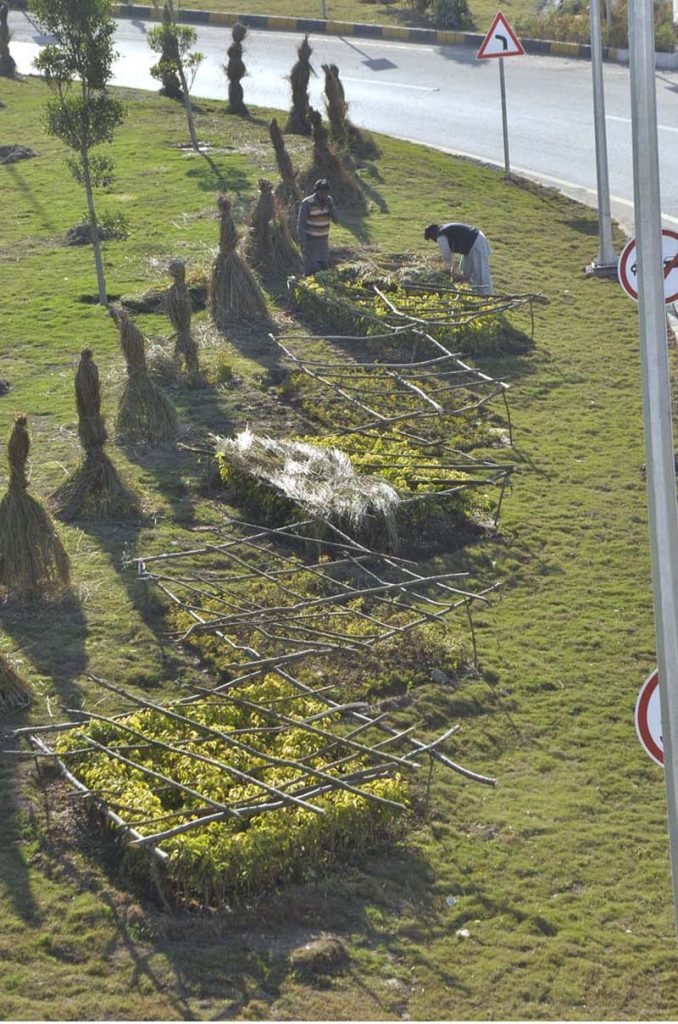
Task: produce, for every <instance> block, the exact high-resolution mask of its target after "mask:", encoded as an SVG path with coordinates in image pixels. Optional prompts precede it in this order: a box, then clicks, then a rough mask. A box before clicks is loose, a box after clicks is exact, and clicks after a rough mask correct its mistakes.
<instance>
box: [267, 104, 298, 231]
mask: <svg viewBox="0 0 678 1024" xmlns="http://www.w3.org/2000/svg"><path fill="white" fill-rule="evenodd" d="M269 133H270V136H271V142H272V143H273V149H274V150H275V159H276V163H277V164H278V171H279V173H280V179H281V180H280V181H279V182H278V184H277V185H276V187H275V192H274V195H275V199H276V203H277V204H278V209H279V211H280V215H281V216H284V218H285V220H286V221H287V225H288V227H289V229H290V234H291V235H292V238H293V239H294V240H295V241H298V239H297V207H298V206H299V203H300V202H301V200H302V195H301V189H300V188H299V180H298V178H299V175H298V172H297V171H295V169H294V167H293V166H292V160H291V159H290V155H289V153H288V152H287V149H286V148H285V140H284V139H283V136H282V132H281V131H280V126H279V124H278V122H277V121H276V119H275V118H273V120H272V121H271V124H270V126H269Z"/></svg>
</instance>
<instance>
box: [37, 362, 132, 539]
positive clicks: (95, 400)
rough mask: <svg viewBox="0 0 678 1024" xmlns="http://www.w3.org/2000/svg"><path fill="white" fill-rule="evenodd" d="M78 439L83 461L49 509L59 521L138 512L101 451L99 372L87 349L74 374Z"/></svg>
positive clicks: (104, 434) (105, 436)
mask: <svg viewBox="0 0 678 1024" xmlns="http://www.w3.org/2000/svg"><path fill="white" fill-rule="evenodd" d="M75 404H76V407H77V410H78V436H79V437H80V443H81V444H82V447H83V449H84V452H85V458H84V460H83V461H82V462H81V463H80V465H79V466H78V468H77V469H76V470H75V472H74V473H73V474H71V476H70V477H69V478H68V479H67V480H66V482H65V483H63V484H62V485H61V487H59V488H58V489H57V490H56V491H55V492H54V494H53V495H52V498H51V502H50V504H51V506H52V509H53V510H54V511H55V512H56V513H57V514H58V515H59V516H60V517H61V518H62V519H74V518H75V517H76V516H79V515H82V516H87V517H91V518H94V519H116V518H123V517H125V516H128V515H134V514H137V515H138V513H139V502H138V500H137V498H136V496H135V495H134V494H133V493H132V491H130V490H129V489H128V488H127V487H126V486H125V484H124V483H123V482H122V480H121V479H120V476H119V475H118V471H117V469H116V468H115V466H114V465H113V463H112V462H111V460H110V459H109V457H108V455H107V454H106V452H105V451H104V445H105V443H106V441H107V440H108V434H107V432H106V424H105V422H104V418H103V416H102V415H101V387H100V384H99V370H98V369H97V365H96V363H95V362H94V360H93V359H92V352H91V351H90V349H88V348H86V349H83V351H82V353H81V356H80V364H79V366H78V369H77V372H76V375H75Z"/></svg>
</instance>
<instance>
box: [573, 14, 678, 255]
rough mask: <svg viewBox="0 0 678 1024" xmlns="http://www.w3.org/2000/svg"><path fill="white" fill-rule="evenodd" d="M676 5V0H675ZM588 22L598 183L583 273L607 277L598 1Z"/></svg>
mask: <svg viewBox="0 0 678 1024" xmlns="http://www.w3.org/2000/svg"><path fill="white" fill-rule="evenodd" d="M677 2H678V0H677ZM589 16H590V23H591V71H592V73H593V123H594V133H595V140H596V178H597V183H598V233H599V236H600V250H599V252H598V255H597V256H596V258H595V259H594V260H593V263H592V264H591V265H590V267H588V268H587V271H588V272H589V273H591V274H595V273H598V274H603V275H609V274H610V273H611V272H612V271H613V270H615V271H616V267H617V257H616V255H615V251H614V246H613V244H612V217H611V215H610V179H609V175H608V170H607V133H606V128H605V94H604V91H603V44H602V35H601V31H600V8H599V5H598V0H589Z"/></svg>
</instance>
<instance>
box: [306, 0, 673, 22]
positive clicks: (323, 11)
mask: <svg viewBox="0 0 678 1024" xmlns="http://www.w3.org/2000/svg"><path fill="white" fill-rule="evenodd" d="M676 3H678V0H676ZM320 16H321V17H322V18H324V19H325V20H327V0H320Z"/></svg>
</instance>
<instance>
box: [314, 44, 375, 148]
mask: <svg viewBox="0 0 678 1024" xmlns="http://www.w3.org/2000/svg"><path fill="white" fill-rule="evenodd" d="M322 68H323V71H324V72H325V105H326V107H327V117H328V120H329V122H330V136H331V138H332V141H333V142H335V143H336V144H337V145H338V146H344V147H346V148H347V149H348V150H350V152H351V153H353V154H354V155H355V156H357V157H359V158H360V159H361V160H375V159H376V158H377V157H378V156H379V147H378V146H377V144H376V142H375V141H374V139H373V138H372V137H371V136H370V135H368V134H367V133H366V132H363V131H361V130H360V128H356V126H355V125H354V124H353V122H352V121H351V120H350V119H349V116H348V103H347V102H346V94H345V93H344V86H343V83H342V81H341V78H340V77H339V68H338V67H337V65H336V64H323V66H322Z"/></svg>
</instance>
